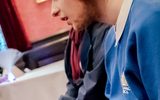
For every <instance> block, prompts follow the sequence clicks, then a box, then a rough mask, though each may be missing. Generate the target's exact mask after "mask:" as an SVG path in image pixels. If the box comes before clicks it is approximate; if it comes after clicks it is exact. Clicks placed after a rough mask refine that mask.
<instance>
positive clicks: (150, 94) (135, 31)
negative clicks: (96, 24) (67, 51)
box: [63, 0, 160, 100]
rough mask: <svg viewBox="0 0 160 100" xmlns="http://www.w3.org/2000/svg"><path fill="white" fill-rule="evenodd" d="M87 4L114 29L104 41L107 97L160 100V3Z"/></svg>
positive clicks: (114, 0) (116, 0)
mask: <svg viewBox="0 0 160 100" xmlns="http://www.w3.org/2000/svg"><path fill="white" fill-rule="evenodd" d="M63 1H70V0H63ZM71 1H77V0H71ZM81 1H83V0H81ZM85 1H88V2H90V3H94V4H95V5H94V8H97V9H96V10H97V11H98V12H96V13H97V16H98V18H97V20H99V21H102V22H107V23H110V24H112V25H115V26H113V27H112V28H111V30H110V31H109V33H108V35H107V37H106V39H105V41H106V42H105V43H106V44H105V46H106V50H105V64H106V72H107V76H108V81H107V86H106V92H105V94H106V96H107V97H109V98H110V99H113V100H126V99H127V100H135V99H138V100H148V99H151V100H158V99H160V96H159V94H160V86H159V84H160V80H159V76H160V73H159V72H160V67H159V66H160V53H159V51H160V39H159V37H160V1H159V0H152V1H150V0H92V1H90V0H85ZM87 10H90V9H87ZM74 11H75V10H74Z"/></svg>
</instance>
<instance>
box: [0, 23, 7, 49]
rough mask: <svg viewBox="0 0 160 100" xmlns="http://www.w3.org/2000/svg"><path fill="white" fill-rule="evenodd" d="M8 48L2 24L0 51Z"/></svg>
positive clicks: (0, 29)
mask: <svg viewBox="0 0 160 100" xmlns="http://www.w3.org/2000/svg"><path fill="white" fill-rule="evenodd" d="M6 48H7V44H6V41H5V38H4V36H3V32H2V28H1V26H0V51H1V50H4V49H6Z"/></svg>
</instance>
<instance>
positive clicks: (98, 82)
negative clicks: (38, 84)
mask: <svg viewBox="0 0 160 100" xmlns="http://www.w3.org/2000/svg"><path fill="white" fill-rule="evenodd" d="M91 5H92V4H89V3H88V2H86V1H81V0H55V1H53V7H52V9H53V12H52V13H53V15H54V16H60V17H61V19H62V20H64V21H67V22H68V24H69V25H71V26H72V27H73V29H72V30H71V32H70V34H69V37H70V38H69V41H68V45H67V48H66V52H65V71H66V75H67V78H68V80H69V82H68V83H67V92H66V93H65V95H63V96H61V97H60V100H75V99H76V100H106V97H105V95H104V90H105V84H106V73H105V67H104V57H103V56H104V48H103V40H104V37H105V35H106V34H107V32H108V30H109V28H110V27H109V26H108V25H105V24H102V23H98V22H94V19H95V18H96V15H95V11H96V10H92V9H94V6H91ZM88 9H90V10H88Z"/></svg>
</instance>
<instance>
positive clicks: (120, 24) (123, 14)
mask: <svg viewBox="0 0 160 100" xmlns="http://www.w3.org/2000/svg"><path fill="white" fill-rule="evenodd" d="M132 2H133V0H124V1H123V3H122V6H121V9H120V13H119V15H118V19H117V22H116V26H115V33H116V44H115V46H117V44H118V42H119V40H120V38H121V36H122V33H123V30H124V27H125V24H126V21H127V18H128V15H129V11H130V8H131V5H132Z"/></svg>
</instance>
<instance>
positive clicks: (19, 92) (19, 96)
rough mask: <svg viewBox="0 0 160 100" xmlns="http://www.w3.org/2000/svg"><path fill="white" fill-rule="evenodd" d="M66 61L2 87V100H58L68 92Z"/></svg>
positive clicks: (30, 73)
mask: <svg viewBox="0 0 160 100" xmlns="http://www.w3.org/2000/svg"><path fill="white" fill-rule="evenodd" d="M66 82H67V79H66V76H65V73H64V61H63V60H62V61H58V62H56V63H52V64H49V65H47V66H43V67H41V68H39V69H35V70H33V71H31V72H28V73H26V74H24V75H23V76H21V77H19V78H18V79H17V80H16V81H15V82H14V83H9V84H3V85H0V100H58V98H59V96H60V95H61V94H64V92H65V91H66Z"/></svg>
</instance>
